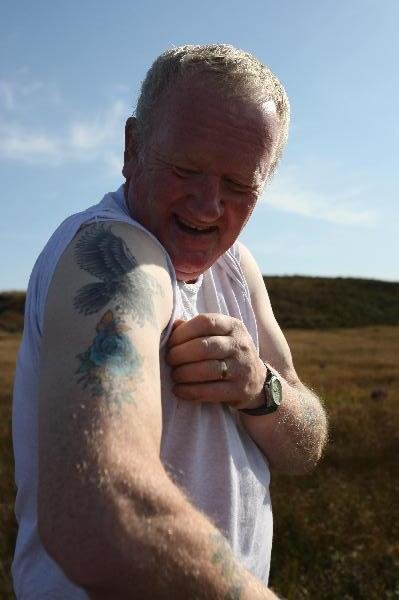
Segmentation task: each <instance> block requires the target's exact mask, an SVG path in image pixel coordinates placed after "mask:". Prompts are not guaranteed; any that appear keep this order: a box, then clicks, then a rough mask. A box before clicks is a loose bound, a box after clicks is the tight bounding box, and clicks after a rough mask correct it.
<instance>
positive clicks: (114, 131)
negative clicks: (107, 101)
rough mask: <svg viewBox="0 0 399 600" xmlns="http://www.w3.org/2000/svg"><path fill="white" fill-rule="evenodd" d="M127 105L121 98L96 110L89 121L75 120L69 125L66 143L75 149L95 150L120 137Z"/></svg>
mask: <svg viewBox="0 0 399 600" xmlns="http://www.w3.org/2000/svg"><path fill="white" fill-rule="evenodd" d="M126 113H127V106H126V105H125V103H124V102H122V101H121V100H116V101H115V102H114V103H113V104H112V105H111V106H110V107H108V108H107V109H106V110H104V111H101V112H98V113H97V115H96V116H95V117H94V118H92V119H91V120H89V121H84V120H81V121H75V122H72V123H71V124H70V126H69V130H70V131H69V140H68V143H69V145H70V147H71V148H75V149H76V150H83V151H86V150H91V151H96V150H98V149H99V148H102V147H103V146H105V145H106V144H107V143H110V142H115V141H117V140H120V139H122V136H123V128H121V125H123V121H124V116H126Z"/></svg>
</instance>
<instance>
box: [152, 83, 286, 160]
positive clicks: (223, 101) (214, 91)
mask: <svg viewBox="0 0 399 600" xmlns="http://www.w3.org/2000/svg"><path fill="white" fill-rule="evenodd" d="M279 132H280V124H279V118H278V115H277V110H276V106H275V104H274V102H273V100H270V99H268V98H266V99H263V100H258V99H257V98H256V99H252V98H249V97H242V96H238V95H232V94H229V93H226V92H225V91H224V90H221V89H220V87H218V86H217V85H216V82H215V80H214V79H212V78H209V77H208V78H205V79H203V80H201V79H200V80H198V79H193V78H190V79H188V80H187V79H182V80H181V81H179V82H178V83H177V84H176V85H174V87H173V88H171V89H170V90H168V92H166V93H165V94H164V95H163V97H162V98H161V99H160V103H159V105H158V108H157V110H156V115H155V118H154V121H153V131H152V133H153V134H155V137H156V138H157V139H158V141H160V142H161V141H162V139H166V138H170V137H174V138H177V139H184V138H188V137H190V138H191V139H193V138H195V137H196V136H198V138H201V139H204V140H205V139H207V140H209V141H210V142H211V140H212V144H213V145H214V146H218V145H219V144H220V145H221V146H223V147H224V148H225V145H226V142H227V141H230V142H231V144H233V145H237V147H238V146H241V147H243V146H245V145H247V146H248V150H249V149H251V150H252V151H254V152H257V153H259V154H260V155H270V154H272V152H273V150H274V148H275V146H276V144H277V141H278V137H279Z"/></svg>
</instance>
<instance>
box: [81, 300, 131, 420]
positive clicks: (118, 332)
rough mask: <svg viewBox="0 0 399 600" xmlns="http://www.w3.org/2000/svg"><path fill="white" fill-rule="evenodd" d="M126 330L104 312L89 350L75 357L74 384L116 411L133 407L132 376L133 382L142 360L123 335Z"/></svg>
mask: <svg viewBox="0 0 399 600" xmlns="http://www.w3.org/2000/svg"><path fill="white" fill-rule="evenodd" d="M128 329H129V328H128V326H127V325H126V324H125V323H124V321H123V320H122V319H120V318H118V317H117V318H115V317H114V314H113V312H112V311H111V310H108V311H107V312H106V313H105V314H104V315H103V317H102V318H101V320H100V322H99V323H98V325H97V327H96V335H95V337H94V339H93V341H92V343H91V345H90V346H89V348H88V349H87V350H86V351H85V352H82V353H81V354H78V355H77V358H78V359H79V361H80V366H79V368H78V369H77V371H76V375H79V379H78V382H79V383H82V384H83V387H84V388H89V390H90V394H91V395H92V396H95V397H98V396H105V397H106V399H107V401H108V403H109V405H110V406H112V407H114V408H116V409H117V410H119V409H120V408H121V405H122V404H123V403H129V404H134V398H133V394H132V376H133V375H134V376H135V378H137V375H138V373H137V371H138V369H139V368H140V366H141V365H142V358H141V357H140V355H139V354H138V352H137V350H136V349H135V347H134V346H133V344H132V342H131V340H130V338H129V337H128V336H127V335H126V332H127V331H128Z"/></svg>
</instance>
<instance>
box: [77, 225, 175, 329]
mask: <svg viewBox="0 0 399 600" xmlns="http://www.w3.org/2000/svg"><path fill="white" fill-rule="evenodd" d="M75 258H76V261H77V263H78V265H79V267H80V268H81V269H83V270H84V271H87V272H88V273H90V274H91V275H93V276H94V277H97V278H98V279H100V280H101V281H97V282H95V283H88V284H86V285H84V286H83V287H82V288H80V290H78V292H77V294H76V296H75V299H74V307H75V308H76V309H77V310H78V311H79V312H80V313H82V314H84V315H91V314H94V313H96V312H98V311H100V310H102V309H103V308H104V307H105V306H106V305H107V304H108V303H109V302H111V301H113V303H114V305H115V311H116V312H117V313H118V314H119V315H123V314H130V315H131V316H132V317H133V319H134V320H135V321H136V322H137V323H138V324H139V325H141V326H142V325H144V323H145V322H146V321H149V322H151V323H152V324H154V325H155V324H156V321H155V314H154V304H153V301H152V296H153V294H161V295H163V291H162V288H161V286H160V285H159V284H158V282H157V281H156V279H154V278H153V277H151V275H148V274H144V273H143V272H142V270H140V269H137V260H136V259H135V257H134V256H133V254H132V253H131V252H130V250H129V248H128V247H127V245H126V244H125V242H124V240H123V239H122V238H121V237H118V236H116V235H115V234H114V233H112V231H111V226H110V225H108V226H106V225H105V224H104V223H102V222H100V223H93V224H92V225H89V226H88V227H87V228H86V230H85V231H84V233H83V234H82V236H81V237H80V239H79V241H78V242H77V243H76V246H75Z"/></svg>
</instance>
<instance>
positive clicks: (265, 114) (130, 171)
mask: <svg viewBox="0 0 399 600" xmlns="http://www.w3.org/2000/svg"><path fill="white" fill-rule="evenodd" d="M278 134H279V126H278V118H277V115H276V112H275V107H274V105H273V103H271V102H267V103H265V104H264V105H263V106H262V107H259V106H257V105H256V104H255V103H254V104H252V103H249V102H248V101H244V100H233V101H232V100H225V99H223V97H222V96H221V95H218V94H215V93H214V91H213V90H212V80H209V85H208V86H205V85H204V84H203V85H198V84H197V85H196V84H195V83H193V82H192V80H190V81H184V80H183V81H181V82H179V84H178V85H177V86H176V87H175V88H173V90H172V91H171V92H169V93H168V94H167V96H166V97H165V98H164V99H163V103H162V106H161V108H160V109H159V111H158V113H157V115H156V120H155V124H154V126H153V133H152V135H151V138H150V140H148V141H147V144H146V149H145V153H144V157H143V159H142V161H138V159H137V156H134V157H133V158H132V159H131V160H130V161H129V162H128V163H125V170H124V173H125V175H126V190H127V198H128V206H129V210H130V213H131V215H132V216H133V218H135V219H136V220H137V221H138V222H140V223H141V224H142V225H144V226H145V227H146V228H147V229H148V230H149V231H150V232H151V233H152V234H153V235H155V237H156V238H157V239H158V240H159V241H160V242H161V244H162V245H163V246H164V247H165V249H166V250H167V251H168V253H169V255H170V258H171V260H172V263H173V265H174V267H175V270H176V275H177V279H179V280H182V281H192V280H195V279H196V278H197V277H198V276H199V275H200V274H201V273H203V272H204V271H206V269H208V268H209V267H210V266H211V265H212V264H213V263H214V262H215V261H216V260H217V258H218V257H219V256H220V255H221V254H223V252H225V251H226V250H227V249H228V248H229V247H230V246H231V245H232V244H233V242H234V241H235V240H236V239H237V237H238V235H239V233H240V231H241V229H242V228H243V226H244V225H245V223H246V221H247V220H248V218H249V216H250V215H251V213H252V211H253V209H254V207H255V204H256V201H257V198H258V196H259V194H260V192H261V191H262V187H263V184H264V181H265V179H266V177H267V174H268V171H269V167H270V164H271V162H272V160H273V152H274V150H275V147H276V143H277V139H278Z"/></svg>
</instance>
